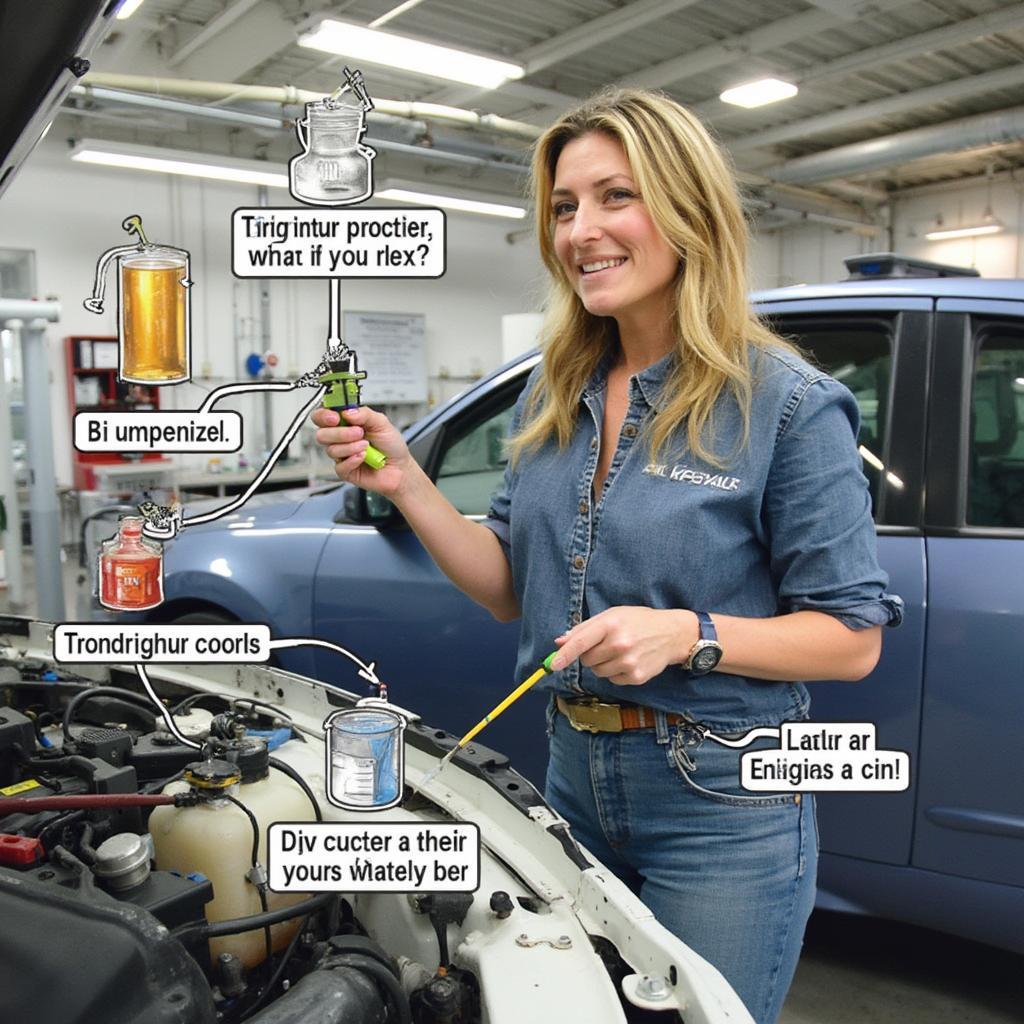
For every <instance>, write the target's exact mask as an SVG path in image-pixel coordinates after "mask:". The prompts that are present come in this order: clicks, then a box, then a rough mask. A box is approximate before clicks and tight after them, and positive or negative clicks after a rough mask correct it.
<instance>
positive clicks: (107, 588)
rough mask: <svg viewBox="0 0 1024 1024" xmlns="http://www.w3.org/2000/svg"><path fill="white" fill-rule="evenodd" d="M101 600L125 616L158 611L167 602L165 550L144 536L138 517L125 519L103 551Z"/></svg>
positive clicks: (100, 580) (100, 572)
mask: <svg viewBox="0 0 1024 1024" xmlns="http://www.w3.org/2000/svg"><path fill="white" fill-rule="evenodd" d="M99 598H100V604H102V605H103V606H104V607H105V608H113V609H115V610H117V611H123V612H131V611H141V610H142V609H144V608H155V607H156V606H157V605H158V604H160V602H161V601H163V599H164V579H163V548H162V547H161V546H160V544H158V543H156V542H155V541H151V540H147V539H146V538H145V537H143V536H142V519H141V518H139V517H137V516H125V517H124V518H123V519H122V520H121V522H120V524H119V525H118V531H117V533H116V534H115V535H114V536H113V537H111V538H110V540H108V541H105V542H104V543H103V545H102V547H101V548H100V553H99Z"/></svg>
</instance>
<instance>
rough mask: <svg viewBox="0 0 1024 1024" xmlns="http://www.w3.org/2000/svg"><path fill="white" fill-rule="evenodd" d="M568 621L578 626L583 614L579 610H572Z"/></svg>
mask: <svg viewBox="0 0 1024 1024" xmlns="http://www.w3.org/2000/svg"><path fill="white" fill-rule="evenodd" d="M570 621H571V622H572V624H573V625H574V626H578V625H579V624H580V623H581V622H582V621H583V616H582V615H580V613H579V612H573V613H572V615H571V616H570Z"/></svg>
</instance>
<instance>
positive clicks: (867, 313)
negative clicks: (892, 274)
mask: <svg viewBox="0 0 1024 1024" xmlns="http://www.w3.org/2000/svg"><path fill="white" fill-rule="evenodd" d="M800 305H802V304H800ZM816 306H818V303H811V302H808V303H807V304H806V307H805V308H799V306H798V304H797V303H792V302H787V303H785V308H781V309H772V308H771V306H770V305H765V306H763V307H762V308H761V313H762V315H763V316H765V317H767V318H768V319H770V320H771V322H772V323H773V325H774V326H775V327H776V329H777V330H778V331H779V333H780V334H782V335H783V336H784V337H789V336H793V337H795V339H796V340H797V342H798V343H799V337H800V336H801V334H803V333H805V332H807V333H810V332H813V331H815V330H817V331H819V332H832V331H841V330H844V329H845V330H865V329H867V330H882V331H884V332H885V333H886V335H887V336H888V338H889V342H890V344H891V346H892V348H891V353H892V356H891V366H890V374H889V395H888V410H887V417H888V424H887V429H886V435H885V446H884V450H883V452H881V453H879V454H880V457H881V458H882V461H883V462H884V463H885V465H886V468H887V469H889V470H891V471H892V472H893V473H895V474H896V475H897V476H898V477H899V478H900V479H901V480H902V481H903V484H904V486H903V489H902V490H899V489H897V488H895V487H892V486H891V485H890V486H886V487H883V488H881V489H880V495H879V501H878V507H877V508H876V509H875V529H876V531H877V532H878V533H879V534H883V535H888V534H896V535H902V534H908V535H920V534H921V532H922V519H923V508H924V493H925V451H924V448H925V445H924V437H925V429H926V410H927V399H928V363H929V355H930V349H931V345H932V330H933V316H932V313H931V311H930V310H929V309H925V308H922V304H921V303H920V302H914V303H912V304H910V303H908V307H909V308H900V307H899V306H896V305H895V304H893V303H892V302H891V301H888V302H884V303H883V302H878V303H872V302H871V301H870V300H867V301H865V300H863V299H859V300H858V301H857V302H856V303H855V304H854V303H853V302H851V303H850V305H848V306H846V307H843V306H839V305H837V304H836V303H835V300H832V301H831V302H829V303H828V305H827V307H825V308H820V307H819V308H815V307H816ZM808 354H811V353H810V350H808Z"/></svg>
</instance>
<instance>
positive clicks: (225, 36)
mask: <svg viewBox="0 0 1024 1024" xmlns="http://www.w3.org/2000/svg"><path fill="white" fill-rule="evenodd" d="M240 2H242V3H244V2H245V0H240ZM230 10H232V8H229V9H228V11H230ZM227 13H228V12H225V14H227ZM243 13H244V15H245V17H241V18H240V19H239V20H238V22H237V24H236V25H235V26H234V27H233V29H232V31H230V32H218V33H216V35H214V36H212V37H211V38H210V39H208V40H206V41H204V44H203V45H202V46H201V47H199V48H198V49H196V50H195V51H194V52H193V53H190V54H189V55H188V56H187V57H186V58H185V59H183V60H181V61H180V62H179V63H178V65H177V66H176V67H175V71H176V72H177V73H178V74H179V75H181V76H182V77H184V78H197V79H216V80H218V81H221V82H237V81H238V80H239V79H240V78H242V77H244V76H245V75H246V74H247V73H248V72H249V71H251V70H252V69H253V68H254V67H257V66H258V65H260V64H262V63H263V62H264V61H266V60H269V59H270V58H271V57H273V56H274V55H275V54H277V53H280V52H281V51H282V50H285V49H287V48H288V47H290V46H292V45H294V43H295V25H294V24H292V22H290V21H289V20H288V19H287V18H285V17H284V15H283V14H282V13H281V7H280V5H279V4H277V3H274V2H272V0H259V2H258V3H256V4H253V5H251V6H249V7H246V8H245V10H244V12H243ZM223 16H224V15H221V17H223ZM186 45H187V44H186ZM180 52H181V51H180V50H179V51H178V53H180Z"/></svg>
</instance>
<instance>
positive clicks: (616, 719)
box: [566, 700, 622, 733]
mask: <svg viewBox="0 0 1024 1024" xmlns="http://www.w3.org/2000/svg"><path fill="white" fill-rule="evenodd" d="M566 707H568V708H569V715H568V718H569V724H570V725H571V726H572V727H573V728H574V729H575V730H576V731H577V732H593V733H597V732H622V708H621V707H620V706H619V705H618V704H605V703H604V702H603V701H599V700H589V701H579V702H577V703H568V702H567V703H566ZM577 716H579V717H577Z"/></svg>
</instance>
